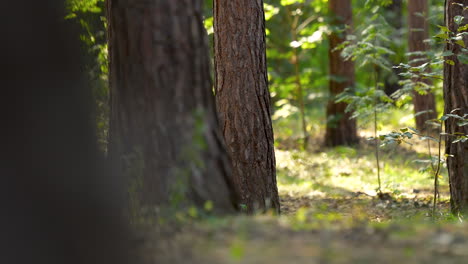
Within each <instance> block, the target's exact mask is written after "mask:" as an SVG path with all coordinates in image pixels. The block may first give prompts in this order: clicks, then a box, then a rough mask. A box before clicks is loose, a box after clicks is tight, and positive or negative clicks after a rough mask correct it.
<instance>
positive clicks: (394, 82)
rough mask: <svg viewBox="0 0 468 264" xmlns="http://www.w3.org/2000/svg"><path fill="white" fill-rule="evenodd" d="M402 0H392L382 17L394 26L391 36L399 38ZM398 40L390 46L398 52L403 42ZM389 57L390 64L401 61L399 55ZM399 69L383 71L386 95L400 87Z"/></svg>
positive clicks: (401, 22)
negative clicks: (388, 71)
mask: <svg viewBox="0 0 468 264" xmlns="http://www.w3.org/2000/svg"><path fill="white" fill-rule="evenodd" d="M402 12H403V2H402V0H393V1H392V3H391V4H390V5H388V6H386V7H385V12H384V17H385V19H386V20H387V22H388V23H389V24H390V26H392V27H393V28H394V32H395V33H394V34H392V35H391V37H392V38H397V39H400V38H402V33H401V29H402V27H403V16H402V15H401V14H402ZM398 43H399V41H395V43H393V44H392V45H391V46H390V48H392V50H393V51H395V52H397V54H398V53H399V52H398V51H399V50H401V49H402V47H403V45H404V44H403V43H401V44H398ZM387 57H388V58H389V59H390V62H391V63H392V65H398V64H400V63H401V62H403V61H402V58H401V56H387ZM400 73H401V70H400V69H398V68H392V72H391V73H383V74H384V76H383V78H384V92H385V94H386V95H388V96H392V95H393V94H394V93H395V92H396V91H398V90H399V89H401V85H400V84H399V81H401V80H402V79H403V78H402V76H400V75H399V74H400Z"/></svg>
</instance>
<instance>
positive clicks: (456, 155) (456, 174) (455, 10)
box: [444, 0, 468, 212]
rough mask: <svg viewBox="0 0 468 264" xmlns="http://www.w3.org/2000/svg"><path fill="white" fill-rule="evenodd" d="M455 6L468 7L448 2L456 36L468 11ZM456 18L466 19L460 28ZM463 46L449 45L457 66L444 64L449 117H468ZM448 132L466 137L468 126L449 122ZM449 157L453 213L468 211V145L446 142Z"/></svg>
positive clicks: (447, 15) (454, 0) (455, 0)
mask: <svg viewBox="0 0 468 264" xmlns="http://www.w3.org/2000/svg"><path fill="white" fill-rule="evenodd" d="M454 3H458V4H465V7H466V6H467V4H468V3H467V2H466V1H462V0H447V1H446V2H445V23H446V26H447V28H448V29H449V30H450V31H452V32H457V30H458V28H459V27H460V26H463V25H465V24H466V21H468V10H465V11H463V8H462V7H460V6H459V5H454ZM456 16H464V17H465V19H464V23H462V25H460V26H458V25H457V24H455V22H454V18H455V17H456ZM463 40H464V43H465V45H466V46H468V37H467V36H466V35H465V36H464V37H463ZM461 49H462V47H461V46H460V45H459V44H447V46H446V50H448V51H452V52H453V53H454V54H455V55H453V56H449V57H446V59H448V60H452V61H454V62H455V65H449V64H447V63H445V64H444V100H445V113H446V114H449V113H451V112H452V111H453V110H455V109H458V110H457V111H456V112H455V114H458V115H464V114H468V65H467V64H463V63H462V62H460V61H459V60H458V58H457V56H456V55H459V54H461V53H462V50H461ZM445 131H446V132H447V133H448V134H454V133H463V134H464V135H467V134H468V126H464V127H459V126H458V125H457V120H456V119H454V118H449V119H447V120H446V121H445ZM446 139H447V140H446V154H449V155H453V157H448V158H447V169H448V173H449V181H450V196H451V206H452V211H453V212H459V211H464V212H466V211H467V210H468V142H465V143H462V142H458V143H452V142H453V140H454V139H455V138H454V137H447V138H446Z"/></svg>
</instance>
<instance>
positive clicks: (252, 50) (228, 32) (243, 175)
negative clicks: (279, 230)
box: [214, 0, 280, 212]
mask: <svg viewBox="0 0 468 264" xmlns="http://www.w3.org/2000/svg"><path fill="white" fill-rule="evenodd" d="M214 18H215V75H216V84H215V87H216V99H217V102H216V103H217V108H218V112H219V115H220V118H221V128H222V131H223V134H224V138H225V141H226V144H227V149H228V152H229V154H230V156H231V160H232V164H233V175H232V178H233V181H234V183H235V186H236V190H237V193H238V194H239V195H240V197H241V200H242V204H244V205H245V206H244V208H245V209H246V210H247V211H248V212H254V211H256V210H265V209H269V208H273V209H274V210H276V211H279V208H280V205H279V198H278V191H277V186H276V170H275V153H274V147H273V141H274V139H273V129H272V124H271V117H270V108H269V107H270V94H269V91H268V78H267V65H266V54H265V49H266V45H265V19H264V13H263V1H252V0H230V1H225V0H215V1H214Z"/></svg>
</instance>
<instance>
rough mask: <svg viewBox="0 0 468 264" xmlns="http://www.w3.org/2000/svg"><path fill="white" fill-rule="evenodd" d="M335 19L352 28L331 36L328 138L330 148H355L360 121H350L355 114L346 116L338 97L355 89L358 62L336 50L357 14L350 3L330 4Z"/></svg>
mask: <svg viewBox="0 0 468 264" xmlns="http://www.w3.org/2000/svg"><path fill="white" fill-rule="evenodd" d="M328 6H329V9H330V12H331V13H332V16H333V22H332V23H333V25H335V26H339V27H342V28H345V27H348V29H347V30H345V31H344V32H341V33H337V32H334V33H332V34H331V35H330V48H329V52H328V56H329V63H330V76H331V77H332V78H330V83H329V89H330V99H329V101H328V105H327V129H326V134H325V145H326V146H339V145H353V144H357V143H358V142H359V138H358V136H357V128H356V120H355V119H350V117H351V113H350V112H348V113H347V112H346V111H345V110H346V107H347V106H348V105H347V104H346V103H342V102H341V103H336V102H335V100H336V96H337V95H338V94H340V93H342V92H344V91H345V89H346V88H351V89H352V88H353V86H354V62H352V61H351V60H345V59H344V58H343V57H342V56H341V50H335V48H337V47H338V46H339V45H341V44H342V43H343V41H345V39H346V34H347V32H349V30H350V28H351V26H352V23H353V14H352V8H351V1H350V0H345V1H343V0H330V1H329V2H328Z"/></svg>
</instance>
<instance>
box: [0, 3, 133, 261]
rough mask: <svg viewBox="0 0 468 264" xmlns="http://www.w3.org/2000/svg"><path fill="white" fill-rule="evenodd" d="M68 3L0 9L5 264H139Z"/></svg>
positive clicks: (0, 221) (1, 247) (0, 193)
mask: <svg viewBox="0 0 468 264" xmlns="http://www.w3.org/2000/svg"><path fill="white" fill-rule="evenodd" d="M64 4H65V1H62V0H60V1H59V0H55V1H16V2H11V3H9V4H8V8H1V9H0V25H1V26H0V34H1V36H2V41H1V42H0V53H1V55H0V57H1V58H2V59H1V60H2V63H1V64H0V87H2V96H1V97H0V98H1V99H0V101H1V103H0V120H2V128H1V129H0V142H1V143H0V145H1V148H2V150H1V153H0V175H1V176H2V184H1V185H0V201H1V202H0V203H1V206H0V207H1V208H2V217H1V218H0V233H1V234H2V235H1V238H0V263H15V264H29V263H37V264H64V263H69V264H83V263H89V264H102V263H116V264H123V263H133V262H128V259H127V258H126V250H127V249H128V248H127V246H128V245H125V240H126V238H125V232H126V229H127V227H126V225H125V224H124V223H125V222H124V219H123V217H121V210H122V208H121V206H122V203H121V202H122V199H121V198H122V197H121V194H122V190H121V187H122V186H121V182H120V181H119V180H118V179H114V178H111V176H110V174H109V173H107V171H106V168H105V167H106V166H105V164H104V157H103V156H102V155H100V154H99V151H98V148H97V142H96V134H95V127H94V122H93V117H92V116H91V112H92V108H93V103H92V96H91V89H90V86H89V85H88V84H87V83H86V82H85V81H84V80H85V76H84V71H83V63H82V57H81V54H82V53H81V50H80V47H79V44H80V43H81V41H80V39H79V35H78V32H79V31H78V30H77V28H74V27H73V26H72V25H71V22H66V21H65V20H64V17H65V14H66V12H65V9H64Z"/></svg>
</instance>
